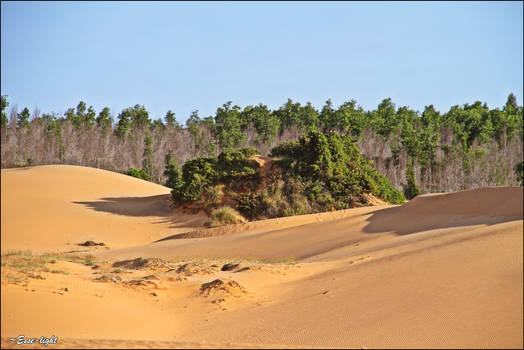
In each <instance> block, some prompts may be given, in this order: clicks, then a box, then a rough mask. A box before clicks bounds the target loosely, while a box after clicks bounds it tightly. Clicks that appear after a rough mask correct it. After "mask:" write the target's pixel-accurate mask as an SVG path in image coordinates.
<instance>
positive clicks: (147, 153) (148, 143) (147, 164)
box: [142, 131, 154, 177]
mask: <svg viewBox="0 0 524 350" xmlns="http://www.w3.org/2000/svg"><path fill="white" fill-rule="evenodd" d="M152 144H153V139H152V138H151V136H150V135H149V132H147V131H146V135H145V137H144V146H145V147H144V156H143V159H142V169H144V171H145V172H146V173H147V174H148V175H149V176H150V177H151V176H152V175H153V156H154V154H153V146H152Z"/></svg>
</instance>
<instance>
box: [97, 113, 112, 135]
mask: <svg viewBox="0 0 524 350" xmlns="http://www.w3.org/2000/svg"><path fill="white" fill-rule="evenodd" d="M96 124H97V126H98V127H99V128H101V129H102V131H103V133H104V134H105V133H106V132H107V130H110V129H111V126H112V124H113V118H112V117H111V113H110V110H109V108H108V107H104V108H103V109H102V111H100V113H99V114H98V117H97V118H96Z"/></svg>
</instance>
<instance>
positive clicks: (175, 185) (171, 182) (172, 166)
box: [164, 153, 184, 189]
mask: <svg viewBox="0 0 524 350" xmlns="http://www.w3.org/2000/svg"><path fill="white" fill-rule="evenodd" d="M164 176H165V177H166V178H167V180H166V183H165V186H166V187H169V188H172V189H181V188H182V186H183V185H184V182H183V181H182V170H181V169H180V168H179V167H178V164H177V163H176V161H175V160H174V159H173V155H172V154H171V153H168V154H166V165H165V170H164Z"/></svg>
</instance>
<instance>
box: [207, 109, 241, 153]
mask: <svg viewBox="0 0 524 350" xmlns="http://www.w3.org/2000/svg"><path fill="white" fill-rule="evenodd" d="M240 114H241V113H240V107H239V106H237V105H235V106H233V107H231V101H229V102H227V103H225V104H224V105H223V106H222V107H219V108H218V109H217V111H216V115H215V127H214V132H213V134H214V137H215V138H216V140H217V141H218V144H219V145H220V147H221V148H222V149H234V148H237V147H238V146H239V145H243V144H244V143H245V142H246V135H245V133H244V132H243V131H242V119H241V116H240Z"/></svg>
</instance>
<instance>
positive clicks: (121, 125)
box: [115, 104, 151, 139]
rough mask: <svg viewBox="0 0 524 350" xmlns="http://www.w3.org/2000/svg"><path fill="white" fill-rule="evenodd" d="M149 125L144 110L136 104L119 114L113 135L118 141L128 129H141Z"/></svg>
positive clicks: (147, 114)
mask: <svg viewBox="0 0 524 350" xmlns="http://www.w3.org/2000/svg"><path fill="white" fill-rule="evenodd" d="M150 124H151V120H150V119H149V113H148V112H147V110H146V108H145V107H144V106H141V105H138V104H137V105H135V106H133V107H128V108H126V109H124V110H123V111H122V112H120V114H119V115H118V123H117V126H116V130H115V134H116V135H117V136H118V137H119V138H120V139H124V138H125V137H126V136H127V133H128V132H129V130H130V129H143V128H146V127H148V126H149V125H150Z"/></svg>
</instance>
